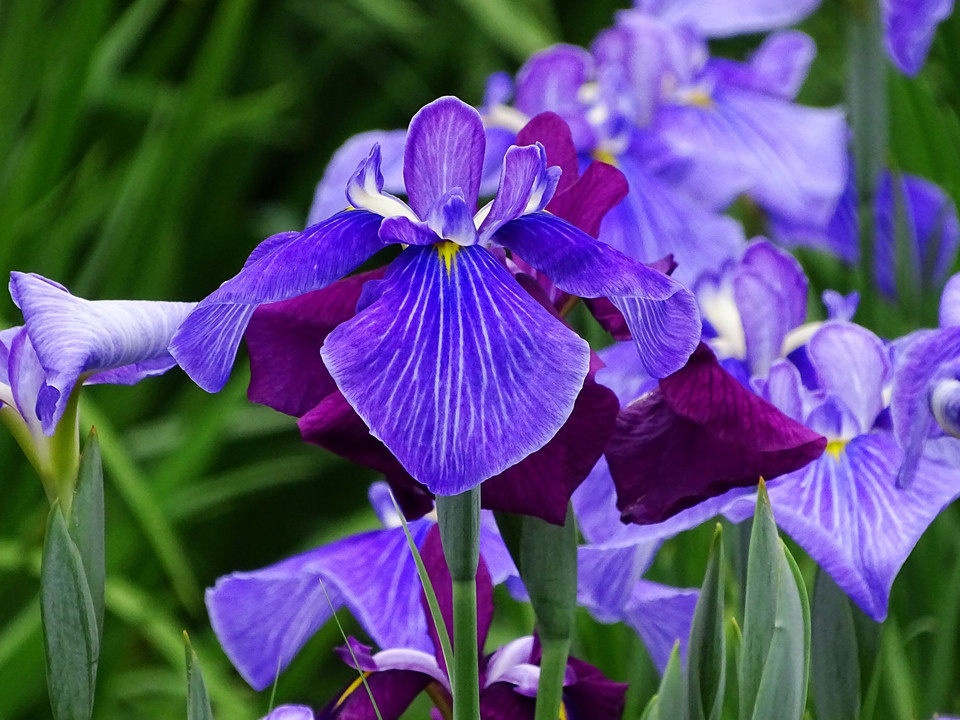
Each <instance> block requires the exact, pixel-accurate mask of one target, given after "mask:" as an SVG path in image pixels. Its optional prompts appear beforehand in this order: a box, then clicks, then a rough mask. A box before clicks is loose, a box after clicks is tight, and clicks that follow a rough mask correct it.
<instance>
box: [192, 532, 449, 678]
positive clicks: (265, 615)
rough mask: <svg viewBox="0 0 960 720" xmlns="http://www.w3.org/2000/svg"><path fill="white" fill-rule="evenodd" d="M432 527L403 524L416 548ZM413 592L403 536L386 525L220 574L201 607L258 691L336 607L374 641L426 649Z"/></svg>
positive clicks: (416, 589)
mask: <svg viewBox="0 0 960 720" xmlns="http://www.w3.org/2000/svg"><path fill="white" fill-rule="evenodd" d="M433 525H434V523H433V522H431V521H429V520H417V521H414V522H411V523H410V531H411V533H412V534H413V537H414V539H415V541H416V542H417V543H418V544H422V543H423V540H424V538H425V537H426V534H427V532H428V531H429V530H430V528H431V527H432V526H433ZM325 589H326V593H328V594H329V595H330V600H331V602H332V603H333V608H331V606H330V602H328V601H327V596H326V594H325V592H324V590H325ZM421 593H422V589H421V586H420V580H419V577H418V575H417V570H416V566H415V564H414V560H413V556H412V555H411V554H410V550H409V548H408V546H407V540H406V536H405V535H404V533H403V531H402V530H401V529H400V528H392V529H388V530H375V531H373V532H368V533H364V534H362V535H355V536H352V537H349V538H346V539H344V540H340V541H338V542H335V543H332V544H331V545H327V546H325V547H321V548H318V549H316V550H311V551H309V552H306V553H303V554H302V555H297V556H295V557H292V558H289V559H287V560H284V561H282V562H279V563H277V564H275V565H271V566H270V567H267V568H263V569H262V570H254V571H252V572H236V573H232V574H230V575H227V576H225V577H222V578H220V579H219V580H217V583H216V585H215V586H214V587H213V588H210V589H208V590H207V594H206V603H207V610H208V612H209V613H210V622H211V624H212V626H213V629H214V632H216V634H217V638H218V639H219V640H220V644H221V645H222V646H223V649H224V651H225V652H226V653H227V656H228V657H229V658H230V660H231V661H232V662H233V664H234V666H235V667H236V668H237V670H238V671H239V672H240V674H241V675H242V676H243V678H244V679H245V680H246V681H247V682H248V683H250V685H251V686H252V687H253V688H255V689H256V690H262V689H264V688H265V687H267V686H269V685H270V683H272V682H273V681H274V679H275V678H276V675H277V673H279V672H282V671H283V669H284V668H286V667H287V665H289V663H290V661H291V660H292V659H293V658H294V656H295V655H296V654H297V653H298V652H299V651H300V648H301V647H303V645H304V643H306V641H307V640H308V639H309V638H310V637H311V636H312V635H313V634H314V633H315V632H316V631H317V630H318V629H319V628H320V626H321V625H323V623H324V622H326V621H327V620H328V619H330V617H331V614H332V613H333V611H334V609H336V608H337V607H340V606H342V605H346V606H347V607H348V608H349V609H350V612H351V613H353V615H354V617H356V618H357V620H358V621H359V622H360V624H361V625H362V626H363V628H364V630H366V631H367V632H368V633H369V634H370V636H371V637H372V638H373V640H374V641H375V642H376V643H377V644H379V645H381V646H383V647H406V648H411V649H419V650H421V651H429V650H431V649H432V648H431V647H430V643H429V640H428V638H427V627H426V618H425V616H424V614H423V612H422V610H421V607H420V602H421V600H420V596H421Z"/></svg>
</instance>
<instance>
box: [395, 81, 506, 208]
mask: <svg viewBox="0 0 960 720" xmlns="http://www.w3.org/2000/svg"><path fill="white" fill-rule="evenodd" d="M486 142H487V140H486V135H485V134H484V132H483V121H482V120H481V119H480V113H478V112H477V111H476V110H475V109H473V108H472V107H470V106H469V105H467V104H466V103H465V102H463V101H462V100H460V99H458V98H455V97H452V96H446V97H442V98H440V99H439V100H434V101H433V102H432V103H430V104H429V105H425V106H424V107H423V108H421V109H420V110H419V111H418V112H417V114H416V115H414V116H413V119H412V120H411V121H410V128H409V130H407V143H406V145H405V146H404V150H403V181H404V185H405V187H406V189H407V199H408V200H409V203H410V207H412V208H413V210H414V212H415V213H416V214H417V215H418V216H419V217H421V218H425V217H427V214H428V213H429V212H430V210H431V208H433V206H434V204H435V203H436V202H437V200H439V199H440V197H442V196H443V195H444V194H445V193H446V192H447V191H449V190H453V189H454V188H460V189H461V190H462V191H463V196H464V199H465V200H466V203H467V205H468V206H469V207H471V208H475V207H476V205H477V196H478V195H479V193H480V178H481V175H482V174H483V155H484V147H485V145H486Z"/></svg>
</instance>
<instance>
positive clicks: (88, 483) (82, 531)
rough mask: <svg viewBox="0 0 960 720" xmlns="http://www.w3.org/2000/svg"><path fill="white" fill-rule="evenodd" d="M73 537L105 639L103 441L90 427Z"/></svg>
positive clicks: (72, 523) (76, 497)
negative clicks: (101, 457) (101, 459)
mask: <svg viewBox="0 0 960 720" xmlns="http://www.w3.org/2000/svg"><path fill="white" fill-rule="evenodd" d="M69 530H70V537H71V538H72V539H73V542H74V543H75V544H76V546H77V550H78V551H79V553H80V559H81V561H82V562H83V570H84V573H85V574H86V577H87V587H88V588H89V589H90V598H91V600H92V601H93V610H94V615H95V616H96V618H97V631H98V632H97V636H98V637H103V585H104V577H105V571H104V539H103V538H104V536H103V464H102V463H101V461H100V441H99V439H98V437H97V430H96V428H91V430H90V435H89V436H88V437H87V443H86V445H84V447H83V453H82V454H81V455H80V467H79V470H78V471H77V484H76V488H75V489H74V492H73V509H72V511H71V514H70V527H69Z"/></svg>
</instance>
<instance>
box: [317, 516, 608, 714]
mask: <svg viewBox="0 0 960 720" xmlns="http://www.w3.org/2000/svg"><path fill="white" fill-rule="evenodd" d="M421 555H422V557H423V561H424V565H425V566H426V568H427V572H428V574H429V575H430V579H431V583H432V585H433V587H434V589H435V591H436V593H437V599H438V601H439V604H440V609H441V613H442V615H443V617H444V622H445V623H446V624H447V626H448V628H449V626H450V624H451V618H452V598H451V584H450V578H449V572H448V571H447V569H446V564H445V562H444V559H443V551H442V549H441V546H440V536H439V532H437V531H436V530H435V529H434V530H431V531H430V533H429V535H428V536H427V539H426V541H425V542H424V544H423V546H422V548H421ZM477 608H478V617H477V631H478V642H479V645H480V648H481V649H482V648H483V645H484V643H485V640H486V635H487V631H488V629H489V627H490V621H491V618H492V614H493V596H492V585H491V581H490V574H489V573H488V572H487V570H486V566H485V563H484V562H483V560H482V559H481V563H480V571H479V572H478V575H477ZM431 637H432V638H433V643H434V648H433V650H432V651H430V652H424V651H422V650H411V649H408V648H403V647H394V648H390V647H388V648H386V649H383V650H381V651H379V652H377V653H374V652H372V650H371V648H369V647H367V646H365V645H362V644H360V643H358V642H357V641H356V640H353V639H351V640H350V650H352V653H351V652H349V651H347V649H343V650H341V651H340V656H341V657H342V658H343V660H344V662H345V663H347V664H348V665H351V666H353V667H357V669H358V670H360V671H362V672H364V673H365V674H366V679H367V683H368V684H369V687H370V691H371V693H372V694H373V697H374V699H375V701H376V704H377V707H378V709H379V710H380V714H381V715H382V717H383V718H384V720H388V719H396V718H399V717H400V716H401V715H402V714H403V712H404V711H405V710H406V709H407V707H408V706H409V705H410V703H411V702H412V701H413V700H414V698H416V696H417V695H419V694H420V693H421V692H424V691H426V692H427V693H428V694H429V695H430V697H431V699H432V700H433V701H434V703H435V704H438V706H439V705H442V706H445V707H448V708H449V707H450V703H451V699H450V686H449V680H448V678H447V673H446V669H445V666H444V661H443V656H442V654H441V653H440V651H439V643H438V642H437V641H436V634H435V632H433V629H432V627H431ZM539 655H540V653H539V647H538V644H537V641H536V638H533V637H526V638H519V639H517V640H514V641H512V642H510V643H508V644H507V645H505V646H503V647H502V648H500V649H499V650H497V651H496V652H494V653H493V654H492V655H490V656H486V657H484V656H482V654H481V660H480V717H481V718H483V720H524V719H526V718H533V716H534V705H535V698H536V692H537V685H538V682H539V677H540V667H539V659H540V658H539ZM354 657H356V663H357V664H356V665H354ZM625 692H626V686H625V685H623V684H621V683H615V682H612V681H610V680H608V679H606V678H605V677H604V676H603V675H602V674H601V673H600V671H599V670H597V669H596V668H594V667H593V666H591V665H589V664H587V663H585V662H582V661H580V660H577V659H575V658H570V660H569V661H568V664H567V671H566V676H565V679H564V690H563V709H562V711H561V712H562V715H561V716H562V717H567V718H571V720H587V719H588V718H589V719H590V720H617V719H619V718H620V717H621V716H622V714H623V704H624V694H625ZM319 717H320V718H322V719H323V720H346V719H347V718H350V720H374V718H376V714H375V712H374V709H373V706H372V705H371V703H370V699H369V697H368V696H367V693H366V692H365V691H364V688H363V687H362V686H361V685H360V683H354V684H352V685H351V686H350V687H348V688H347V690H346V691H345V692H344V693H342V694H341V695H340V696H339V697H338V698H337V699H335V700H334V701H333V702H332V703H330V705H328V706H327V708H325V709H324V710H323V711H321V713H320V714H319Z"/></svg>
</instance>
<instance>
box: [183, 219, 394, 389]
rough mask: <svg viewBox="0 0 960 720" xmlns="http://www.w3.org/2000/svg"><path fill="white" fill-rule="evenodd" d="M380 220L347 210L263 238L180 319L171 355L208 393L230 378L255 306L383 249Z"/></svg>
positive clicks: (336, 274)
mask: <svg viewBox="0 0 960 720" xmlns="http://www.w3.org/2000/svg"><path fill="white" fill-rule="evenodd" d="M381 220H382V218H381V217H380V216H379V215H375V214H373V213H370V212H366V211H363V210H349V211H347V212H342V213H338V214H336V215H334V216H333V217H331V218H329V219H328V220H324V221H323V222H320V223H318V224H317V225H313V226H312V227H309V228H307V229H306V230H304V231H303V232H302V233H283V234H282V235H275V236H273V237H272V238H268V239H266V240H264V241H263V242H262V243H261V244H260V245H259V246H258V247H257V248H256V249H254V251H253V253H252V254H251V255H250V258H249V259H248V260H247V262H246V264H245V265H244V266H243V269H242V270H241V271H240V272H239V273H238V274H237V275H235V276H234V277H232V278H231V279H229V280H227V281H226V282H225V283H223V285H221V286H220V287H219V288H218V289H217V290H215V291H214V292H213V293H211V294H210V295H208V296H207V297H206V298H205V299H204V300H203V301H202V302H201V303H200V304H199V305H198V306H197V308H196V309H195V310H194V311H193V312H192V313H191V314H190V315H189V316H188V317H187V319H186V320H185V321H184V322H183V324H182V325H181V327H180V329H179V330H178V331H177V334H176V335H175V336H174V338H173V342H172V343H171V344H170V353H171V354H172V355H173V357H175V358H176V360H177V362H178V363H179V364H180V367H182V368H183V369H184V370H185V371H186V373H187V374H188V375H189V376H190V377H191V378H193V380H194V382H196V383H197V385H199V386H200V387H202V388H203V389H204V390H206V391H207V392H218V391H219V390H220V389H221V388H223V386H224V385H225V384H226V382H227V378H229V377H230V369H231V368H232V367H233V361H234V359H235V358H236V355H237V347H238V346H239V344H240V339H241V338H242V337H243V333H244V331H245V330H246V328H247V324H248V323H249V322H250V318H251V317H253V312H254V310H256V308H257V306H258V305H262V304H264V303H272V302H277V301H279V300H286V299H288V298H292V297H296V296H298V295H303V294H304V293H308V292H310V291H311V290H319V289H321V288H324V287H326V286H327V285H329V284H330V283H332V282H333V281H334V280H338V279H339V278H341V277H343V276H344V275H346V274H347V273H349V272H350V271H351V270H354V269H355V268H356V267H358V266H359V265H360V264H361V263H363V262H364V261H365V260H366V259H367V258H369V257H370V256H371V255H373V254H374V253H376V252H377V250H379V249H380V248H382V247H383V245H384V242H383V241H382V240H381V239H380V236H379V235H378V230H379V228H380V223H381Z"/></svg>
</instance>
